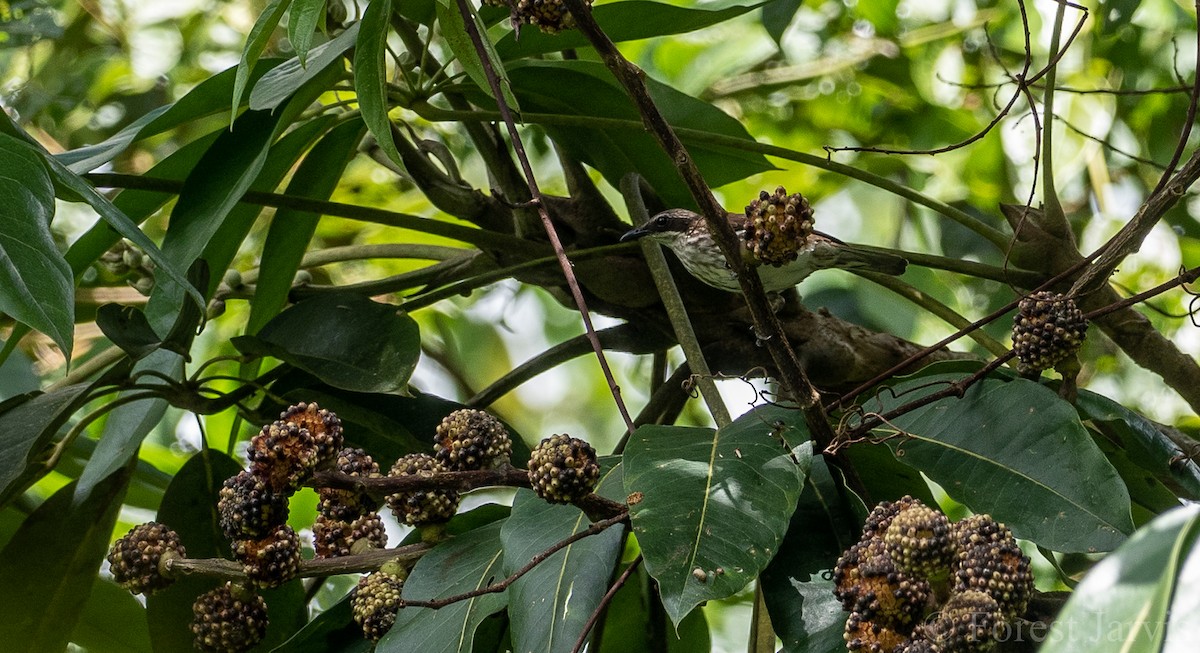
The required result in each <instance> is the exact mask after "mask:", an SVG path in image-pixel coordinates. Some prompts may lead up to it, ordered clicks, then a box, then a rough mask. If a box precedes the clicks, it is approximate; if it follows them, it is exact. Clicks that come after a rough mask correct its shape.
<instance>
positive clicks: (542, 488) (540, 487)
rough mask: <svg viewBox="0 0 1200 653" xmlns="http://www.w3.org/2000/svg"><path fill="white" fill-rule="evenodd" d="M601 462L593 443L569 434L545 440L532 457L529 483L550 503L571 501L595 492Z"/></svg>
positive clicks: (530, 458)
mask: <svg viewBox="0 0 1200 653" xmlns="http://www.w3.org/2000/svg"><path fill="white" fill-rule="evenodd" d="M599 480H600V465H599V463H597V461H596V450H595V449H593V448H592V445H590V444H588V443H587V442H584V441H583V440H580V439H578V438H573V437H571V436H569V435H552V436H550V437H548V438H546V439H545V440H542V441H541V443H540V444H538V446H537V447H536V448H534V450H533V452H532V454H531V455H530V457H529V483H530V484H531V485H532V486H533V491H534V492H536V493H537V495H538V496H539V497H541V498H542V499H545V500H546V501H548V502H550V503H571V502H572V501H577V500H579V499H582V498H583V497H585V496H587V495H589V494H591V493H592V490H593V489H594V488H595V487H596V483H597V482H598V481H599Z"/></svg>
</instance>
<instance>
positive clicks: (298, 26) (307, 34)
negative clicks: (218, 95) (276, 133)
mask: <svg viewBox="0 0 1200 653" xmlns="http://www.w3.org/2000/svg"><path fill="white" fill-rule="evenodd" d="M324 17H325V0H296V1H295V2H293V3H292V12H291V13H290V14H288V40H289V41H291V42H292V47H293V48H295V50H296V56H297V57H299V59H300V65H301V66H307V65H308V49H309V46H311V45H312V39H313V35H314V34H316V31H317V25H318V24H319V23H320V22H321V19H323V18H324ZM253 102H254V100H253V95H252V96H251V104H253Z"/></svg>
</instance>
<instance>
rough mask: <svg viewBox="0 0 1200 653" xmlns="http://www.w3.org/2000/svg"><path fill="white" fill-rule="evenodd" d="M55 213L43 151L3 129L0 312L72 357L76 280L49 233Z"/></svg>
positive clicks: (0, 145) (0, 151) (0, 147)
mask: <svg viewBox="0 0 1200 653" xmlns="http://www.w3.org/2000/svg"><path fill="white" fill-rule="evenodd" d="M53 217H54V186H53V184H51V182H50V175H49V174H47V172H46V167H45V165H43V164H42V156H41V154H40V153H39V152H38V151H37V150H35V149H34V148H32V147H30V146H29V145H27V144H26V143H23V142H21V141H19V140H17V139H16V138H13V137H12V136H9V135H8V134H0V313H3V314H5V315H8V316H9V317H11V318H13V319H15V320H17V321H18V322H23V323H25V324H26V325H28V326H30V327H32V328H34V329H36V330H38V331H41V332H42V333H44V334H46V335H47V336H49V337H50V339H51V340H53V341H54V344H56V345H58V347H59V349H61V350H62V352H63V355H65V356H66V357H67V359H68V360H70V358H71V346H72V344H73V342H74V328H75V281H74V279H72V276H71V266H69V265H67V262H66V260H65V259H64V258H63V255H62V253H61V252H60V251H59V250H58V246H57V245H55V243H54V237H53V236H52V235H51V234H50V221H51V220H52V219H53Z"/></svg>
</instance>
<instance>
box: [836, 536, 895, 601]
mask: <svg viewBox="0 0 1200 653" xmlns="http://www.w3.org/2000/svg"><path fill="white" fill-rule="evenodd" d="M891 564H892V561H891V558H888V556H887V551H886V550H884V547H883V540H881V539H878V538H874V539H868V540H866V541H860V542H856V543H855V544H853V545H851V547H850V548H849V549H846V552H845V553H843V554H842V555H841V557H839V558H838V561H837V564H836V565H834V567H833V594H834V596H835V597H837V600H838V601H841V603H842V608H844V609H845V610H846V611H847V612H849V611H850V610H853V609H854V606H855V604H856V603H857V602H858V598H859V596H861V594H862V579H863V576H862V569H863V568H864V567H866V566H870V567H872V568H881V567H883V566H885V565H891Z"/></svg>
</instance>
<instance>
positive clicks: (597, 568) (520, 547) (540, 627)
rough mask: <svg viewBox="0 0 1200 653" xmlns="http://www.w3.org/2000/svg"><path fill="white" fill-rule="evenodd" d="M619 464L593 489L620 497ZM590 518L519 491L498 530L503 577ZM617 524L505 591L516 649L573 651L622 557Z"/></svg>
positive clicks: (559, 554)
mask: <svg viewBox="0 0 1200 653" xmlns="http://www.w3.org/2000/svg"><path fill="white" fill-rule="evenodd" d="M621 476H622V474H621V468H620V466H618V467H616V468H615V469H611V470H609V471H608V473H606V474H605V475H604V478H603V479H602V480H601V484H600V487H598V488H597V491H598V492H599V493H601V494H602V495H609V496H610V498H611V497H612V496H613V495H615V496H617V497H621V496H622V495H623V494H624V487H623V483H622V478H621ZM590 523H591V520H589V519H588V518H587V516H586V515H584V514H583V512H582V511H580V510H579V508H576V507H575V506H571V505H555V504H550V503H547V502H546V501H543V500H542V499H540V498H538V496H537V495H536V494H534V493H533V491H532V490H524V489H523V490H518V492H517V497H516V499H515V500H514V501H513V510H512V515H511V516H510V517H509V518H508V520H507V521H505V523H504V528H502V529H501V531H500V540H501V542H502V543H503V545H504V573H505V575H511V574H513V573H514V572H516V571H517V570H518V569H520V568H521V567H523V566H525V565H526V564H528V562H529V561H530V560H531V559H532V558H533V556H535V555H537V554H538V553H540V552H542V551H545V550H546V549H548V548H550V547H551V546H553V545H554V544H556V543H558V542H560V541H562V540H563V539H566V538H567V537H570V536H571V535H573V534H575V533H577V532H579V531H582V530H586V529H587V527H588V526H589V525H590ZM623 531H624V528H623V527H622V526H620V525H618V526H613V527H610V528H608V529H606V530H605V531H604V532H602V533H599V534H597V535H592V536H591V537H588V538H585V539H583V540H580V541H578V542H575V543H573V544H571V545H570V546H568V547H567V548H565V549H563V550H562V551H559V552H557V553H555V554H554V555H553V556H551V557H550V558H549V559H547V560H546V561H544V562H542V563H541V564H539V565H538V566H537V567H535V568H534V569H533V570H532V571H530V572H529V573H527V574H525V575H524V576H522V577H521V578H519V579H517V581H516V582H515V583H513V584H512V586H510V587H509V589H508V592H509V620H510V623H511V627H512V640H513V645H514V649H515V650H521V651H527V652H529V653H533V652H535V651H545V652H546V653H553V652H554V651H561V650H568V651H569V650H571V647H572V646H573V645H574V644H575V640H576V639H577V638H578V637H579V633H580V632H581V631H582V630H583V627H584V625H585V623H586V622H587V620H588V618H589V617H591V615H592V612H594V611H595V609H596V607H597V606H598V605H599V603H600V599H601V598H602V597H603V596H604V593H605V592H606V591H608V579H609V576H611V575H612V570H613V567H614V566H615V565H616V562H617V556H618V555H620V553H621V542H622V537H621V535H622V532H623Z"/></svg>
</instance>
